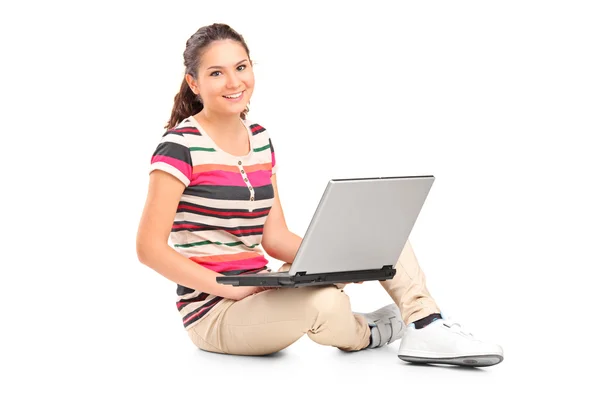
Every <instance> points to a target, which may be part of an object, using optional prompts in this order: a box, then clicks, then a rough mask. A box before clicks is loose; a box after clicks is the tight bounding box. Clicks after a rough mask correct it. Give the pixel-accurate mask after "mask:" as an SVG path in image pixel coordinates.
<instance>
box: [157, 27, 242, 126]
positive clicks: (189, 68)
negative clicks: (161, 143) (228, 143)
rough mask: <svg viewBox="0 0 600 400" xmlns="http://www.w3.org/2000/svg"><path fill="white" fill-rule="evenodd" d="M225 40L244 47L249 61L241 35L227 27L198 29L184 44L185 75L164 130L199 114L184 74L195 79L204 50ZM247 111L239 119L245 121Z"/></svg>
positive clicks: (201, 106) (197, 103)
mask: <svg viewBox="0 0 600 400" xmlns="http://www.w3.org/2000/svg"><path fill="white" fill-rule="evenodd" d="M225 39H231V40H235V41H236V42H238V43H240V44H241V45H242V46H243V47H244V50H246V54H248V59H249V60H250V51H249V50H248V46H247V45H246V41H245V40H244V38H243V37H242V35H240V34H239V33H237V32H236V31H235V30H233V28H231V27H230V26H229V25H226V24H212V25H207V26H203V27H202V28H200V29H198V30H197V31H196V33H194V34H193V35H192V36H191V37H190V38H189V39H188V40H187V42H186V43H185V51H184V52H183V65H184V66H185V73H184V77H183V82H181V88H180V89H179V93H177V94H176V95H175V99H174V104H173V111H171V119H169V122H168V123H167V125H165V128H166V129H171V128H173V127H175V126H177V124H178V123H180V122H181V121H183V120H184V119H185V118H187V117H189V116H190V115H194V114H197V113H199V112H200V111H202V109H203V108H204V105H203V104H202V102H201V101H200V98H199V97H198V96H196V95H195V94H194V92H193V91H192V89H191V88H190V86H189V85H188V83H187V81H186V80H185V74H190V75H191V76H192V77H194V79H197V76H196V71H197V70H198V66H199V65H200V58H201V57H202V54H203V52H204V51H206V48H207V47H208V46H209V45H210V44H211V43H212V42H214V41H216V40H225ZM248 111H249V109H248V107H246V109H245V110H244V111H242V112H241V113H240V117H241V118H242V119H244V120H245V119H246V114H248Z"/></svg>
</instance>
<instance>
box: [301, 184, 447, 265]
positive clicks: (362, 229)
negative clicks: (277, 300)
mask: <svg viewBox="0 0 600 400" xmlns="http://www.w3.org/2000/svg"><path fill="white" fill-rule="evenodd" d="M434 179H435V178H434V177H433V176H432V175H426V176H406V177H381V178H357V179H332V180H330V181H329V182H328V184H327V187H326V188H325V191H324V193H323V195H322V197H321V200H320V202H319V205H318V207H317V210H316V211H315V213H314V215H313V218H312V220H311V222H310V224H309V226H308V229H307V230H306V234H305V236H304V238H303V240H302V243H301V245H300V248H299V249H298V253H297V254H296V258H295V259H294V262H293V263H292V266H291V268H290V271H289V273H290V275H296V273H298V272H305V273H306V274H315V273H332V272H344V271H360V270H369V269H381V268H382V267H383V266H386V265H388V266H389V265H391V266H395V265H396V262H397V261H398V259H399V258H400V253H401V252H402V250H403V249H404V245H405V244H406V241H407V240H408V237H409V235H410V232H411V231H412V228H413V226H414V224H415V222H416V220H417V217H418V215H419V213H420V212H421V208H422V207H423V204H424V203H425V199H426V198H427V195H428V194H429V190H430V189H431V186H432V185H433V182H434Z"/></svg>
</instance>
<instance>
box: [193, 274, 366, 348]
mask: <svg viewBox="0 0 600 400" xmlns="http://www.w3.org/2000/svg"><path fill="white" fill-rule="evenodd" d="M221 303H222V304H218V305H217V306H216V307H215V309H214V310H212V311H211V312H210V313H209V314H207V315H206V316H205V317H204V318H203V319H202V320H201V321H200V322H199V323H197V324H196V325H194V326H193V327H192V328H190V329H189V330H188V332H189V334H190V338H191V339H192V341H193V342H194V343H195V344H196V345H197V346H198V347H199V348H201V349H203V350H206V351H211V352H216V353H226V354H239V355H264V354H271V353H275V352H277V351H279V350H282V349H284V348H286V347H288V346H289V345H291V344H292V343H294V342H295V341H297V340H298V339H300V338H301V337H302V336H303V335H304V334H305V333H306V334H308V337H310V338H311V339H312V340H313V341H315V342H316V343H319V344H322V345H326V346H335V347H338V348H340V349H342V350H345V351H354V350H360V349H363V348H365V347H367V346H368V345H369V337H370V333H371V331H370V328H369V326H368V324H367V322H366V320H365V319H364V317H362V316H360V315H355V314H353V313H352V310H351V307H350V299H349V298H348V296H347V295H346V294H345V293H344V292H343V291H342V290H340V289H338V288H337V287H335V286H333V285H328V286H310V287H301V288H280V289H270V290H267V291H264V292H261V293H258V294H254V295H252V296H249V297H246V298H244V299H242V300H240V301H234V300H231V299H224V300H222V301H221ZM217 307H218V308H217Z"/></svg>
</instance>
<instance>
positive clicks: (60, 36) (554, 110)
mask: <svg viewBox="0 0 600 400" xmlns="http://www.w3.org/2000/svg"><path fill="white" fill-rule="evenodd" d="M16 4H17V3H12V4H11V3H8V2H7V3H6V4H5V3H3V5H2V6H1V9H0V37H1V39H0V40H1V44H2V63H1V66H0V68H1V74H0V85H1V86H0V87H1V95H0V96H1V110H2V111H1V114H0V115H1V118H2V121H1V122H2V142H1V143H2V145H1V149H2V155H1V157H0V162H1V163H2V164H1V169H0V173H1V179H2V195H1V196H0V201H1V207H0V213H1V215H0V216H1V226H2V241H1V243H2V247H1V252H2V258H1V259H0V260H1V261H0V262H1V266H2V268H1V274H2V276H1V279H0V296H1V299H0V300H1V303H0V304H1V307H2V310H1V311H2V316H1V321H2V322H3V323H2V326H3V328H1V330H0V332H1V337H2V338H1V340H0V346H1V351H2V353H1V354H0V363H1V368H2V371H1V376H2V379H1V380H2V384H0V397H1V398H3V399H4V398H5V399H16V398H34V397H36V396H37V397H40V398H46V397H52V398H54V397H56V398H62V399H67V398H68V399H80V398H86V399H87V398H90V399H91V398H98V399H106V398H127V399H131V398H140V399H167V398H169V399H173V398H184V396H185V398H207V397H208V396H219V398H244V399H246V398H250V399H254V398H256V399H265V398H288V397H290V396H295V395H298V396H300V397H303V398H306V397H308V396H310V398H317V399H319V398H327V397H331V396H333V398H342V397H351V398H353V399H354V398H359V397H363V396H370V397H373V398H403V397H404V398H410V397H414V396H418V397H419V398H437V397H439V396H442V397H449V398H459V397H464V398H494V399H496V398H498V399H500V398H502V399H505V398H506V397H507V396H511V395H512V396H517V395H519V396H520V395H523V397H525V396H529V395H550V394H557V395H559V396H563V395H565V396H566V395H570V397H578V398H589V397H593V396H594V395H593V393H594V392H595V393H596V395H597V393H598V389H597V388H596V387H595V386H596V383H595V382H594V380H593V377H594V376H595V374H593V372H592V369H593V368H595V367H594V365H595V364H596V361H597V357H598V355H599V354H598V340H599V337H598V316H597V313H598V305H599V304H600V302H599V301H598V295H597V293H598V280H597V278H596V277H597V270H598V268H599V267H600V262H599V261H600V257H599V256H598V253H597V249H598V242H599V239H600V237H599V236H600V235H599V226H600V225H599V223H600V215H599V212H598V204H599V203H600V195H599V194H598V175H597V171H598V170H599V169H600V168H599V167H600V162H599V161H598V150H599V146H598V144H597V143H598V142H597V136H598V135H599V134H600V121H599V111H600V94H599V93H600V78H599V76H600V74H599V73H598V71H600V53H599V49H600V40H599V38H600V27H599V26H600V25H599V24H598V21H599V20H600V6H599V5H598V3H597V2H594V1H588V2H585V1H523V0H521V1H494V2H492V1H421V2H393V3H392V2H383V1H374V0H372V1H368V2H343V3H342V2H340V3H336V2H333V1H319V2H308V1H302V2H297V3H294V4H290V3H289V2H280V3H275V2H273V3H272V4H269V3H267V2H259V1H244V2H224V1H211V2H209V1H190V2H174V1H171V2H162V3H161V5H160V6H158V5H150V4H147V3H146V2H139V3H133V2H129V3H120V2H108V3H107V2H105V1H103V2H94V3H92V2H78V3H73V4H67V3H65V2H56V1H52V2H28V3H23V2H20V3H18V4H19V5H18V6H17V5H16ZM392 4H393V5H392ZM213 22H225V23H228V24H230V25H231V26H232V27H233V28H234V29H236V30H237V31H239V32H240V33H241V34H242V35H244V37H245V39H246V40H247V43H248V45H249V47H250V51H251V57H252V58H253V59H254V61H255V62H256V66H255V75H256V89H255V92H254V96H253V98H252V101H251V105H250V108H251V112H250V115H249V117H250V118H251V119H252V120H254V121H256V122H259V123H260V124H262V125H263V126H265V127H266V128H267V129H268V130H269V131H270V134H271V137H272V139H273V143H274V146H275V150H276V154H277V159H278V161H279V163H280V171H279V174H278V181H279V190H280V195H281V199H282V203H283V207H284V211H285V215H286V218H287V221H288V225H289V226H290V228H291V230H292V231H294V232H296V233H297V234H299V235H303V234H304V231H305V229H306V228H307V226H308V223H309V222H310V218H311V216H312V213H313V211H314V209H315V207H316V205H317V203H318V201H319V199H320V196H321V194H322V191H323V189H324V188H325V185H326V182H327V181H328V180H329V179H330V178H348V177H370V176H399V175H413V174H414V175H423V174H433V175H435V177H436V182H435V184H434V186H433V187H432V190H431V192H430V194H429V197H428V199H427V201H426V204H425V206H424V207H423V210H422V213H421V215H420V216H419V219H418V220H417V224H416V226H415V228H414V230H413V233H412V236H411V240H412V243H413V246H414V248H415V252H416V254H417V257H418V259H419V261H420V263H421V266H422V268H423V270H424V271H425V273H426V276H427V279H428V285H429V289H430V291H431V292H432V294H433V296H434V298H435V299H436V300H437V302H438V303H439V304H440V306H441V307H442V308H443V310H444V311H445V312H446V313H447V314H450V315H451V316H452V317H454V318H455V319H456V320H458V321H460V322H463V323H464V324H465V325H466V326H467V328H469V329H470V330H471V331H472V332H474V334H475V335H476V336H478V337H481V338H485V339H488V340H491V341H494V342H497V343H499V344H501V345H502V346H503V347H504V351H505V361H504V362H503V363H501V364H499V365H497V366H495V367H491V368H482V369H462V368H455V367H439V366H438V367H435V366H415V365H409V364H406V363H404V362H402V361H400V360H399V359H398V358H397V357H396V352H397V343H394V344H393V345H390V346H387V347H385V348H381V349H378V350H370V351H363V352H359V353H353V354H344V353H341V352H340V351H338V350H336V349H333V348H327V347H323V346H319V345H317V344H315V343H313V342H311V341H310V340H309V339H308V338H307V337H304V338H302V339H301V340H299V341H298V342H297V343H295V344H293V345H292V346H290V347H289V348H288V349H286V350H284V351H282V352H281V353H279V354H278V355H276V356H273V357H237V356H221V355H215V354H210V353H205V352H202V351H200V350H198V349H196V348H195V347H193V345H192V343H191V342H190V341H189V339H188V338H187V336H186V334H185V332H184V330H183V327H182V326H181V321H180V318H179V315H178V313H177V311H176V308H175V304H174V300H175V284H174V283H172V282H169V281H167V280H166V279H165V278H163V277H161V276H160V275H158V274H157V273H155V272H154V271H152V270H150V269H149V268H147V267H145V266H143V265H141V264H140V263H139V262H138V260H137V256H136V254H135V235H136V230H137V224H138V221H139V217H140V214H141V210H142V207H143V204H144V200H145V196H146V188H147V183H148V174H147V170H148V165H149V161H150V156H151V154H152V152H153V151H154V148H155V147H156V145H157V144H158V141H159V140H160V137H161V135H162V133H163V126H164V124H165V123H166V121H167V120H168V118H169V116H170V112H171V107H172V102H173V97H174V95H175V94H176V92H177V91H178V89H179V85H180V83H181V80H182V78H183V57H182V53H183V50H184V48H185V42H186V40H187V39H188V38H189V37H190V36H191V35H192V34H193V33H194V32H195V31H196V30H197V29H198V28H200V27H201V26H203V25H207V24H210V23H213ZM275 265H276V266H278V265H279V264H275ZM347 292H348V293H349V295H350V297H351V299H352V302H353V306H354V308H355V310H357V311H370V310H372V309H375V308H378V307H381V306H383V305H385V304H387V303H388V302H389V301H390V300H389V298H388V297H387V295H386V294H385V292H384V291H383V289H382V288H381V287H380V286H379V285H378V283H374V282H370V283H365V284H363V285H351V286H350V287H348V288H347Z"/></svg>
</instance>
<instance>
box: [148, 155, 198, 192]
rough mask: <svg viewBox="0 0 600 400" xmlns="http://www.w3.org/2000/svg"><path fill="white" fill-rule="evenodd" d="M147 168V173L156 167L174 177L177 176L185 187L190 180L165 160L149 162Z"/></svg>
mask: <svg viewBox="0 0 600 400" xmlns="http://www.w3.org/2000/svg"><path fill="white" fill-rule="evenodd" d="M149 169H150V170H149V171H148V173H150V172H152V171H154V170H156V169H159V170H161V171H165V172H168V173H169V174H171V175H173V176H175V178H177V179H179V180H180V181H181V182H183V183H184V184H185V186H186V187H187V186H188V185H189V184H190V180H189V179H188V178H187V177H186V176H185V175H184V174H182V173H181V171H180V170H178V169H177V168H175V167H174V166H172V165H170V164H167V163H165V162H162V161H158V162H155V163H152V164H150V168H149Z"/></svg>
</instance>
